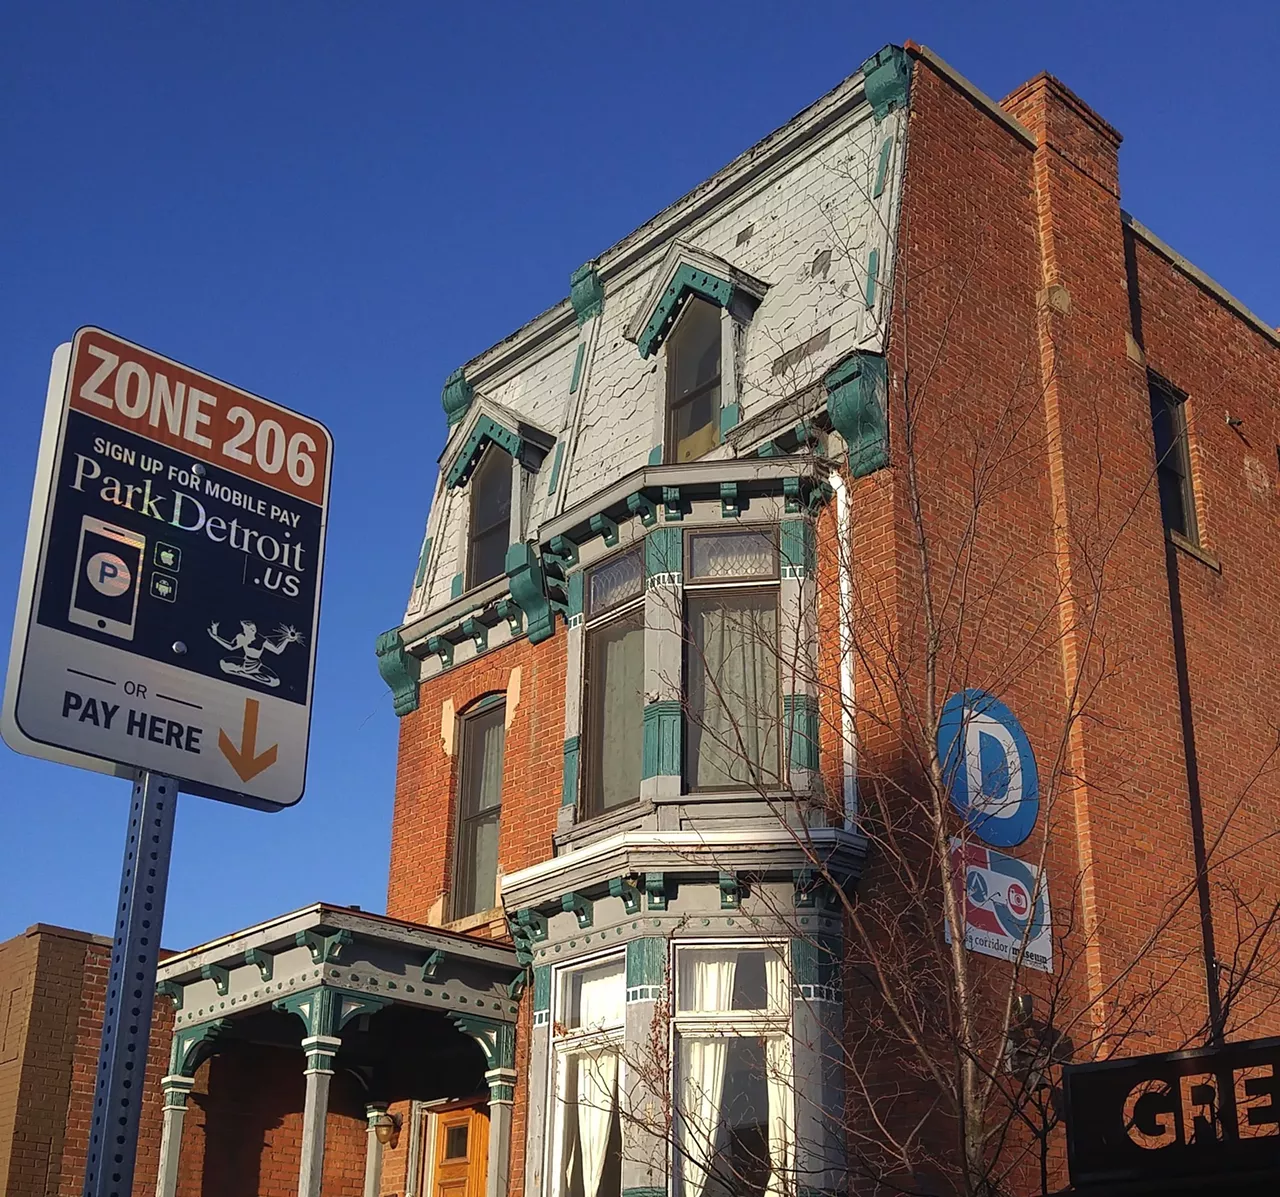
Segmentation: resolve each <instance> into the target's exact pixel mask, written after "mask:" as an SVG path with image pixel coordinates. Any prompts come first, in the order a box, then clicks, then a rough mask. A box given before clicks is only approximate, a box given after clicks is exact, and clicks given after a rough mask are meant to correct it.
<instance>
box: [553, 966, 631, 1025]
mask: <svg viewBox="0 0 1280 1197" xmlns="http://www.w3.org/2000/svg"><path fill="white" fill-rule="evenodd" d="M626 996H627V979H626V965H625V963H624V962H623V960H622V958H621V957H619V958H618V959H616V960H607V961H605V962H604V963H603V964H597V965H593V966H592V967H590V968H580V969H575V970H574V971H573V972H571V973H565V974H564V980H563V981H562V988H561V999H560V1021H561V1022H562V1023H563V1024H564V1025H565V1027H567V1028H568V1029H569V1030H599V1029H600V1028H602V1027H613V1026H621V1025H622V1021H623V1011H624V1009H625V1005H626Z"/></svg>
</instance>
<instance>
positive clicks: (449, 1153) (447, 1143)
mask: <svg viewBox="0 0 1280 1197" xmlns="http://www.w3.org/2000/svg"><path fill="white" fill-rule="evenodd" d="M444 1158H445V1159H446V1160H465V1159H466V1158H467V1124H466V1123H465V1122H464V1123H463V1124H462V1125H461V1126H451V1127H449V1128H448V1129H447V1130H446V1131H445V1132H444Z"/></svg>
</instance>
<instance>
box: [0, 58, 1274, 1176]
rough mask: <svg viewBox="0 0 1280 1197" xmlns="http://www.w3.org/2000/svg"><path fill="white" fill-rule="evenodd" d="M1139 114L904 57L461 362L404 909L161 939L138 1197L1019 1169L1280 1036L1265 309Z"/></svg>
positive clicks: (410, 659)
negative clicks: (199, 940) (1141, 210)
mask: <svg viewBox="0 0 1280 1197" xmlns="http://www.w3.org/2000/svg"><path fill="white" fill-rule="evenodd" d="M1119 143H1120V135H1119V134H1118V133H1117V132H1116V131H1115V130H1114V129H1112V128H1111V127H1110V126H1109V125H1108V124H1107V123H1106V122H1105V120H1103V119H1102V118H1101V117H1100V116H1098V115H1097V114H1096V113H1094V112H1093V111H1092V110H1090V109H1089V108H1088V106H1087V105H1085V104H1084V103H1083V102H1082V101H1081V100H1080V99H1079V98H1078V97H1076V96H1075V95H1073V94H1072V93H1071V92H1070V91H1069V90H1068V89H1067V88H1066V87H1064V86H1063V85H1062V84H1061V83H1059V82H1058V81H1057V80H1055V79H1052V78H1050V77H1048V76H1044V75H1041V76H1038V77H1037V78H1035V79H1033V80H1032V81H1031V82H1029V83H1027V84H1026V85H1024V86H1023V87H1021V88H1019V89H1018V90H1017V91H1015V92H1014V93H1013V94H1012V95H1010V96H1009V97H1007V98H1006V99H1005V100H1004V101H1002V102H1001V103H1000V104H996V103H995V102H993V101H992V100H991V99H989V98H988V97H986V96H984V95H983V94H982V93H981V92H979V91H978V90H977V89H976V88H974V87H973V86H972V85H971V84H969V83H968V82H967V81H966V80H964V79H963V78H961V77H960V76H959V75H957V74H956V73H955V72H954V71H953V70H952V69H951V68H949V67H948V66H947V65H946V64H945V63H943V62H942V61H941V60H940V59H938V58H937V57H936V56H935V55H933V54H932V53H931V52H929V51H927V50H925V49H922V48H919V47H915V46H911V45H908V47H907V48H906V49H900V48H897V47H886V48H885V49H884V50H882V51H880V52H879V53H878V54H876V55H875V56H873V57H872V58H870V59H868V60H867V61H866V62H865V63H864V64H863V67H862V69H861V70H860V71H859V72H858V73H856V74H855V75H853V76H852V77H851V78H849V79H848V80H846V81H845V82H844V83H842V84H840V85H839V86H838V87H837V88H835V89H834V90H833V91H831V92H830V93H828V94H827V95H826V96H824V97H822V98H821V99H820V100H818V101H817V102H816V103H815V104H813V105H812V106H811V107H810V108H808V109H806V110H805V111H804V112H802V113H800V114H799V115H798V116H796V117H795V118H794V119H792V120H791V121H790V122H788V123H787V124H786V125H784V126H783V127H782V128H781V129H779V130H778V131H777V132H775V133H773V134H771V135H770V136H769V137H767V138H765V139H764V140H763V141H761V142H759V143H758V144H757V145H755V146H754V147H752V148H751V149H750V150H748V151H747V152H746V153H744V154H743V155H742V156H740V157H739V158H738V159H736V160H735V161H733V162H732V163H730V164H729V165H728V166H727V167H725V168H724V169H723V170H721V171H719V172H718V173H716V174H715V175H713V176H711V177H710V178H709V179H708V180H707V181H706V182H705V183H703V184H701V185H700V186H699V187H698V188H696V189H695V190H694V191H693V192H691V193H690V194H689V195H688V196H686V197H685V198H683V199H681V200H679V201H678V202H677V203H675V204H673V205H672V206H671V207H669V208H668V209H666V210H665V211H663V212H661V213H659V214H658V215H657V216H656V217H654V219H653V220H651V221H650V222H648V223H647V224H645V225H644V226H642V227H641V228H640V229H637V230H636V231H635V232H634V233H632V234H630V235H629V236H628V237H626V238H624V239H623V240H622V241H620V242H618V243H617V244H616V245H614V246H612V247H611V248H609V249H607V250H605V251H604V252H602V253H601V254H600V255H599V256H598V257H597V258H596V259H594V260H593V261H592V262H590V263H588V264H586V265H585V266H583V267H581V268H580V269H578V270H576V271H574V272H573V274H572V277H571V282H570V294H569V296H568V297H567V298H566V299H565V300H564V301H562V302H561V303H560V304H558V305H556V306H555V307H553V308H551V309H549V310H548V311H546V312H544V313H543V314H541V315H540V316H537V317H536V318H534V319H533V320H532V321H530V323H528V324H526V325H525V326H524V327H522V328H521V329H519V330H517V331H516V332H514V333H513V334H512V335H511V336H509V337H508V338H506V339H505V340H503V341H501V342H499V343H498V344H496V345H495V346H494V347H493V348H492V349H490V350H488V351H487V352H485V353H483V354H481V355H480V356H479V357H477V358H475V359H473V360H472V361H469V362H467V363H465V364H464V365H462V366H461V367H460V368H459V369H458V370H456V371H455V372H454V373H453V374H452V375H451V376H450V377H449V379H448V380H447V382H446V384H445V388H444V395H443V403H444V408H445V412H446V415H447V417H448V421H449V435H448V439H447V441H446V444H445V446H444V449H443V452H442V454H441V457H440V471H439V478H438V481H437V483H436V489H435V494H434V498H433V499H432V502H431V506H430V512H429V516H428V522H427V530H426V536H425V539H424V542H423V546H422V551H421V556H420V559H419V561H418V563H417V567H416V570H414V572H413V579H412V588H411V594H410V598H409V603H408V607H407V609H406V611H405V615H404V618H403V620H402V621H401V622H400V623H398V624H397V626H396V627H394V628H393V629H392V630H390V631H388V632H386V633H384V634H383V635H382V636H381V637H379V639H378V642H377V652H378V663H379V668H380V670H381V672H382V675H383V677H384V678H385V679H386V681H387V682H388V684H389V686H390V688H391V690H392V694H393V700H394V704H395V710H396V713H397V715H398V716H399V717H400V720H401V722H400V749H399V769H398V776H397V792H396V805H395V814H394V826H393V835H392V851H391V868H390V881H389V888H388V914H387V916H386V917H381V916H374V915H369V914H365V913H362V912H358V911H351V910H344V909H341V908H335V907H329V906H316V907H311V908H308V909H306V910H303V911H299V912H295V913H293V914H290V915H285V916H281V917H280V918H279V919H276V920H272V921H271V922H270V923H267V924H263V925H261V926H259V927H255V928H250V929H248V930H246V931H243V932H239V933H236V934H235V935H230V936H228V937H226V938H224V939H221V940H218V941H216V942H214V943H211V944H207V945H203V946H202V947H199V948H195V949H192V950H191V951H189V952H185V953H182V954H180V955H178V956H176V957H173V958H172V959H170V960H169V961H167V962H166V963H165V965H164V966H163V968H162V985H161V988H162V990H163V992H165V993H166V994H168V995H169V996H170V997H172V998H173V1000H174V1003H175V1006H176V1011H175V1014H174V1024H173V1048H172V1055H171V1058H170V1065H169V1069H168V1075H167V1076H166V1077H165V1081H164V1090H165V1099H164V1102H165V1111H164V1146H163V1149H162V1150H161V1152H160V1153H159V1154H160V1162H159V1164H158V1167H159V1180H158V1182H157V1187H156V1192H157V1193H158V1194H161V1195H162V1197H172V1195H174V1194H183V1195H188V1194H190V1195H192V1197H194V1194H197V1193H201V1192H205V1193H207V1192H211V1191H212V1192H217V1193H219V1194H227V1195H228V1197H232V1195H234V1194H240V1193H245V1194H248V1193H261V1194H272V1195H274V1194H277V1193H278V1194H285V1193H291V1192H294V1191H297V1192H300V1193H303V1194H307V1195H309V1197H310V1195H314V1194H318V1193H320V1192H323V1193H325V1194H326V1195H328V1194H333V1195H334V1197H338V1195H339V1194H342V1195H345V1194H351V1195H352V1197H354V1195H355V1194H358V1193H361V1192H363V1193H365V1194H366V1195H371V1194H379V1193H381V1194H392V1193H394V1194H397V1195H404V1197H425V1195H427V1194H430V1195H431V1197H436V1195H437V1194H453V1193H467V1194H480V1193H485V1194H488V1195H489V1197H498V1195H500V1194H507V1193H509V1194H512V1195H522V1197H659V1195H664V1197H665V1195H666V1194H668V1193H671V1194H683V1195H687V1197H704V1195H705V1197H723V1195H727V1194H758V1195H760V1197H763V1195H764V1194H783V1193H786V1194H791V1193H805V1194H828V1193H844V1192H848V1191H852V1192H873V1191H876V1186H877V1183H878V1182H879V1181H883V1182H884V1183H885V1184H886V1185H887V1186H889V1188H890V1189H891V1190H892V1191H896V1192H902V1191H906V1192H921V1193H942V1192H951V1191H956V1190H957V1189H960V1190H961V1191H963V1186H964V1185H965V1184H968V1185H969V1186H970V1191H973V1186H974V1184H975V1183H976V1182H977V1180H981V1182H982V1183H984V1184H987V1185H989V1186H990V1191H993V1192H1009V1193H1039V1192H1043V1191H1046V1190H1048V1189H1053V1188H1060V1187H1062V1186H1063V1185H1065V1183H1066V1174H1065V1162H1064V1158H1063V1146H1062V1143H1063V1140H1062V1128H1061V1125H1060V1124H1059V1123H1058V1122H1057V1116H1056V1112H1055V1108H1054V1105H1053V1101H1052V1100H1051V1097H1052V1092H1053V1086H1054V1084H1055V1069H1056V1068H1057V1066H1058V1065H1059V1064H1060V1063H1062V1062H1063V1060H1064V1059H1065V1058H1067V1057H1068V1056H1070V1058H1074V1059H1076V1060H1081V1059H1094V1058H1102V1057H1106V1056H1108V1055H1115V1054H1121V1055H1131V1054H1137V1053H1141V1052H1151V1051H1158V1050H1174V1049H1179V1048H1182V1047H1186V1046H1191V1045H1197V1044H1200V1043H1203V1042H1205V1041H1206V1040H1208V1039H1211V1038H1213V1037H1214V1036H1221V1035H1224V1034H1225V1035H1227V1036H1231V1037H1236V1038H1253V1037H1258V1036H1263V1035H1269V1034H1276V1033H1278V1032H1280V1011H1277V1010H1276V1008H1275V1006H1274V1003H1273V1000H1272V997H1271V994H1272V992H1273V989H1274V981H1275V979H1276V976H1275V960H1274V954H1275V948H1274V942H1273V941H1274V939H1275V927H1274V921H1273V920H1268V918H1267V914H1266V912H1267V911H1270V910H1272V909H1273V908H1275V907H1276V904H1277V902H1280V870H1277V867H1276V865H1275V863H1274V852H1273V851H1271V850H1270V839H1269V837H1270V836H1271V835H1272V834H1273V832H1274V816H1273V815H1272V814H1271V813H1270V812H1271V810H1273V809H1274V802H1275V799H1276V794H1275V782H1274V780H1273V768H1272V763H1273V759H1274V728H1275V726H1276V725H1277V713H1276V711H1275V709H1274V702H1273V700H1272V699H1271V695H1270V687H1269V686H1267V685H1266V680H1267V678H1268V676H1269V673H1270V670H1271V668H1272V666H1273V665H1274V657H1275V650H1274V649H1273V647H1272V646H1273V644H1274V642H1275V637H1274V636H1273V635H1272V634H1271V633H1272V631H1273V628H1272V625H1273V622H1274V615H1273V612H1275V611H1276V610H1277V609H1280V607H1278V604H1277V601H1276V600H1277V597H1278V596H1277V590H1278V589H1280V583H1278V582H1277V578H1280V570H1277V569H1276V568H1275V565H1276V564H1277V563H1276V560H1275V558H1276V550H1275V548H1274V537H1272V536H1271V535H1270V533H1271V525H1272V521H1273V520H1274V518H1275V514H1276V511H1277V505H1278V503H1280V500H1278V498H1277V485H1278V478H1277V456H1276V445H1277V444H1280V426H1278V425H1277V409H1276V407H1275V403H1274V396H1275V395H1276V393H1277V389H1278V387H1280V336H1277V333H1276V331H1275V330H1274V329H1272V328H1270V327H1269V326H1267V325H1266V324H1264V323H1263V322H1262V321H1260V320H1259V319H1258V318H1257V317H1255V316H1253V315H1252V314H1251V313H1250V312H1248V311H1247V310H1246V309H1244V308H1243V307H1242V306H1241V305H1240V304H1239V303H1238V302H1237V301H1235V300H1234V299H1233V298H1232V297H1231V296H1229V295H1228V294H1226V293H1225V292H1224V291H1223V290H1222V289H1221V288H1220V287H1218V286H1217V285H1216V284H1215V283H1213V282H1212V280H1210V279H1209V278H1208V277H1206V276H1205V275H1204V274H1202V273H1201V272H1200V271H1198V270H1197V269H1196V268H1195V267H1193V266H1191V265H1190V264H1189V263H1188V262H1186V261H1185V260H1183V259H1182V258H1181V257H1180V256H1179V255H1178V254H1177V253H1176V252H1175V251H1174V250H1172V249H1171V248H1169V247H1168V246H1167V245H1165V244H1164V243H1163V242H1162V241H1160V240H1159V239H1158V238H1157V237H1156V236H1155V235H1154V234H1152V233H1151V232H1149V231H1148V230H1146V229H1145V228H1144V227H1143V226H1142V225H1141V224H1139V223H1138V221H1137V220H1135V219H1134V218H1132V217H1131V216H1129V215H1128V214H1127V213H1126V212H1124V210H1123V209H1122V208H1121V205H1120V186H1119V175H1118V148H1119ZM961 866H963V867H961ZM953 869H958V870H959V871H958V873H956V874H953V873H952V870H953ZM952 875H955V876H959V877H963V879H964V884H962V885H958V886H956V887H952V886H950V885H947V884H944V878H946V877H948V876H952ZM961 922H963V923H964V924H965V926H966V935H965V936H964V937H958V936H957V937H956V938H957V939H963V940H964V941H965V942H966V943H967V944H968V948H969V949H970V950H967V951H966V950H965V948H964V947H962V946H961V945H960V944H959V943H957V945H956V947H955V950H954V951H953V950H952V948H951V946H950V940H951V937H950V936H949V935H948V934H944V931H945V930H946V929H947V928H949V927H958V926H959V925H960V923H961ZM961 990H963V993H964V994H967V995H969V996H968V997H966V998H964V999H963V1000H960V999H959V998H958V995H959V994H960V993H961ZM966 1003H968V1004H966ZM966 1012H967V1014H966ZM962 1015H964V1016H965V1017H962ZM965 1018H967V1020H968V1021H967V1022H966V1021H965ZM962 1024H963V1025H962ZM299 1049H301V1050H299ZM303 1060H305V1062H306V1063H305V1067H304V1066H303V1065H302V1061H303ZM953 1060H961V1061H962V1062H963V1061H964V1060H972V1061H973V1062H974V1063H975V1067H977V1068H978V1071H979V1073H980V1074H981V1075H982V1076H983V1077H985V1078H986V1079H987V1082H988V1085H989V1088H990V1091H991V1092H990V1093H989V1095H988V1096H987V1097H985V1098H983V1100H982V1103H981V1104H980V1105H978V1104H975V1103H974V1102H973V1101H971V1100H970V1095H969V1094H968V1093H967V1091H966V1090H965V1089H964V1087H963V1086H964V1075H965V1069H964V1066H963V1063H961V1064H958V1065H956V1066H955V1067H954V1068H953V1067H952V1065H951V1064H950V1063H948V1061H953ZM936 1061H943V1062H944V1063H943V1064H942V1065H941V1066H940V1067H935V1066H934V1063H933V1062H936ZM1042 1080H1043V1083H1042ZM1046 1095H1048V1096H1046ZM2 1109H3V1107H0V1110H2ZM1270 1109H1271V1107H1270V1106H1268V1105H1266V1104H1265V1102H1263V1103H1262V1104H1261V1105H1260V1106H1259V1108H1258V1110H1257V1111H1256V1112H1255V1114H1256V1117H1255V1126H1256V1127H1258V1128H1259V1129H1258V1130H1257V1132H1256V1133H1257V1134H1258V1135H1259V1136H1263V1137H1269V1136H1271V1135H1280V1126H1277V1124H1276V1122H1275V1115H1274V1113H1270ZM1162 1116H1163V1115H1162V1114H1161V1113H1160V1112H1159V1111H1156V1112H1151V1111H1148V1110H1147V1109H1146V1107H1145V1106H1143V1107H1141V1108H1139V1109H1138V1111H1137V1114H1136V1118H1137V1119H1138V1121H1139V1122H1143V1124H1144V1125H1145V1121H1144V1120H1146V1119H1148V1118H1159V1117H1162ZM1194 1116H1195V1115H1194V1110H1192V1108H1191V1106H1189V1105H1185V1104H1184V1106H1183V1107H1182V1108H1181V1110H1180V1111H1174V1112H1170V1113H1169V1114H1168V1117H1169V1118H1170V1119H1174V1118H1175V1117H1176V1118H1177V1119H1180V1120H1181V1121H1179V1122H1178V1126H1179V1128H1180V1133H1181V1131H1185V1133H1186V1134H1187V1135H1188V1136H1189V1135H1190V1134H1191V1133H1192V1130H1193V1129H1194ZM1184 1122H1185V1123H1186V1125H1185V1126H1184V1125H1183V1123H1184ZM1170 1125H1172V1123H1171V1124H1170ZM975 1127H976V1129H975ZM958 1143H964V1144H966V1145H967V1150H961V1149H960V1148H958V1147H957V1144H958ZM153 1167H154V1166H153ZM212 1169H218V1170H221V1171H220V1174H219V1179H217V1181H216V1183H214V1182H212V1181H211V1179H210V1178H211V1176H212V1175H213V1173H212V1172H211V1170H212ZM151 1175H155V1173H154V1171H153V1172H152V1173H151ZM299 1177H300V1179H299ZM151 1183H152V1182H151V1181H150V1179H146V1180H143V1179H140V1180H139V1185H138V1187H137V1189H136V1191H137V1192H142V1191H148V1192H149V1191H150V1184H151ZM211 1184H213V1187H212V1189H211V1188H210V1185H211ZM202 1185H203V1187H202ZM19 1191H20V1190H19ZM33 1191H42V1190H33ZM49 1191H53V1190H49Z"/></svg>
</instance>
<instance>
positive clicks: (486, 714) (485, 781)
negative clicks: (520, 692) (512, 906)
mask: <svg viewBox="0 0 1280 1197" xmlns="http://www.w3.org/2000/svg"><path fill="white" fill-rule="evenodd" d="M506 717H507V704H506V702H505V701H503V700H502V699H497V700H493V701H490V702H487V703H485V704H483V705H482V706H481V707H479V708H478V709H476V710H475V711H474V712H472V713H471V714H468V715H464V716H463V718H462V727H461V736H460V741H461V749H462V755H461V758H460V761H459V769H458V838H457V851H456V854H455V857H454V868H453V896H452V904H451V914H452V917H453V918H455V919H461V918H466V917H467V915H470V914H478V913H479V912H480V911H482V910H491V909H493V907H494V906H496V905H497V903H498V896H497V882H498V826H499V822H500V816H501V814H502V750H503V746H504V744H505V741H506Z"/></svg>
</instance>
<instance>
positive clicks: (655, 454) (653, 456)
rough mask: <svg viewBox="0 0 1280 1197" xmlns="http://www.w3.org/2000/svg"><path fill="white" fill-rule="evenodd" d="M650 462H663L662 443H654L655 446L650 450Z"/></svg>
mask: <svg viewBox="0 0 1280 1197" xmlns="http://www.w3.org/2000/svg"><path fill="white" fill-rule="evenodd" d="M649 464H650V465H661V464H662V446H661V445H654V447H653V448H652V449H650V450H649Z"/></svg>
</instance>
